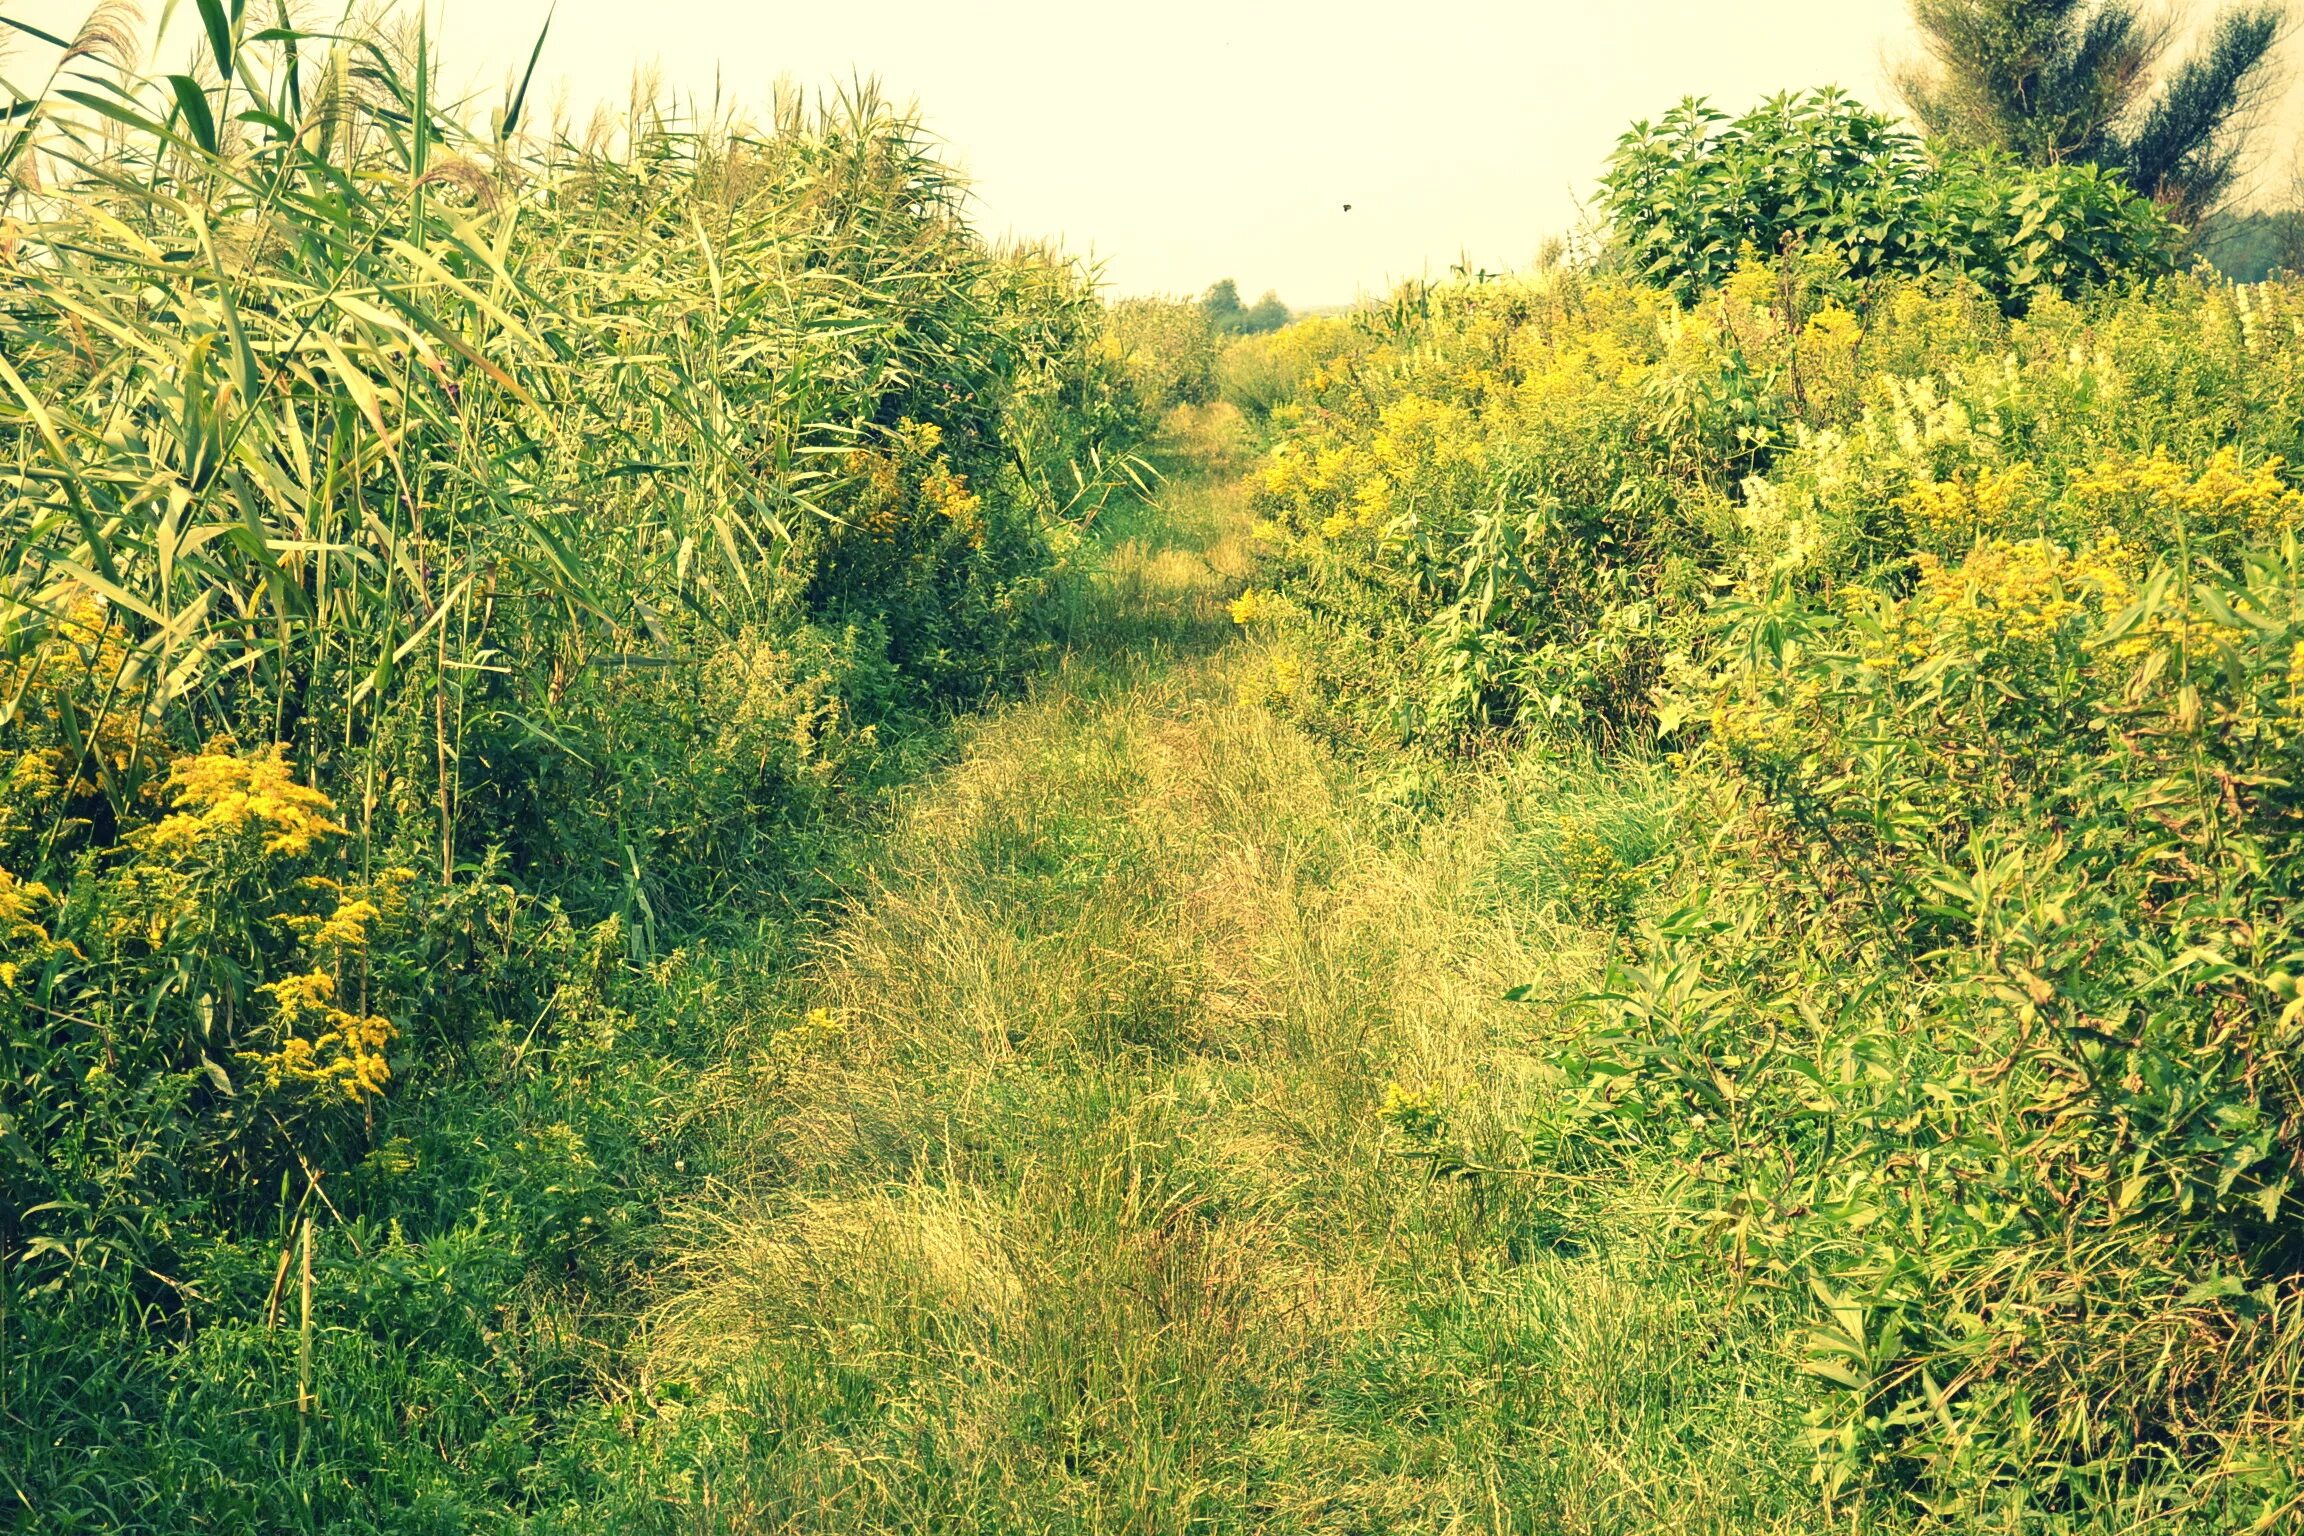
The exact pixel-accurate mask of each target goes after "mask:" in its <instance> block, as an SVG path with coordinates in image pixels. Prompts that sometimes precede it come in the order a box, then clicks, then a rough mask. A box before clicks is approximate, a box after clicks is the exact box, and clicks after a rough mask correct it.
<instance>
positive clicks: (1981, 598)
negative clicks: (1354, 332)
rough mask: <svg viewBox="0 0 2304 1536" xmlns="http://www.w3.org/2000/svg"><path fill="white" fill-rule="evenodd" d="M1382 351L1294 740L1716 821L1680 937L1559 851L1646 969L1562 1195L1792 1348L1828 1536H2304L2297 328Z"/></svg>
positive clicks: (1783, 291)
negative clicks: (1659, 1236) (1350, 718)
mask: <svg viewBox="0 0 2304 1536" xmlns="http://www.w3.org/2000/svg"><path fill="white" fill-rule="evenodd" d="M1731 249H1732V247H1731ZM1708 281H1709V280H1708ZM1361 324H1362V326H1363V327H1364V332H1365V334H1366V335H1367V337H1368V340H1369V345H1368V346H1367V347H1366V348H1364V349H1363V350H1362V351H1360V352H1358V353H1356V354H1354V355H1353V357H1352V363H1351V367H1350V368H1349V369H1348V370H1339V371H1337V372H1334V373H1327V374H1315V375H1312V376H1310V377H1308V378H1307V380H1306V383H1305V385H1304V387H1303V388H1302V389H1301V390H1300V392H1299V395H1298V398H1297V400H1296V402H1295V403H1293V404H1290V405H1284V406H1282V407H1280V408H1279V409H1278V410H1276V411H1275V413H1274V420H1275V422H1277V423H1278V424H1279V425H1280V428H1281V435H1280V440H1279V442H1278V443H1277V445H1276V446H1275V447H1274V448H1273V450H1272V451H1271V453H1270V455H1269V456H1268V458H1267V461H1266V464H1265V467H1264V469H1263V471H1262V473H1261V476H1260V479H1259V481H1258V483H1257V486H1256V490H1255V496H1256V500H1257V505H1258V507H1259V509H1260V511H1261V513H1262V515H1263V517H1264V519H1265V522H1264V525H1263V528H1264V534H1265V537H1266V541H1267V544H1268V547H1269V549H1270V551H1271V555H1272V568H1271V580H1272V583H1273V590H1271V591H1268V592H1267V591H1263V590H1260V591H1259V592H1257V593H1256V594H1254V596H1253V599H1252V601H1251V602H1250V603H1249V604H1248V607H1249V610H1250V611H1249V612H1248V613H1246V614H1245V615H1244V617H1245V619H1246V621H1247V622H1248V623H1249V624H1250V625H1251V626H1253V627H1257V628H1261V629H1264V630H1266V631H1267V632H1268V633H1269V634H1270V635H1272V636H1273V644H1274V645H1275V646H1283V645H1288V644H1290V643H1291V642H1292V644H1293V649H1292V650H1288V651H1285V652H1284V653H1283V654H1285V655H1287V656H1288V657H1290V658H1291V661H1292V665H1294V666H1295V667H1296V668H1297V669H1298V675H1297V676H1296V677H1295V678H1293V679H1292V681H1291V686H1290V687H1289V688H1288V689H1286V690H1273V691H1272V692H1271V693H1270V695H1269V698H1270V702H1272V703H1274V704H1275V705H1276V706H1279V707H1284V708H1290V709H1295V710H1297V711H1299V712H1301V713H1303V714H1304V715H1305V716H1306V717H1307V718H1310V719H1312V720H1314V721H1315V722H1316V723H1322V724H1325V723H1326V722H1327V721H1328V720H1329V719H1331V718H1333V717H1334V716H1335V715H1336V714H1337V713H1338V712H1340V711H1342V712H1352V713H1356V714H1358V715H1359V716H1360V717H1361V718H1362V719H1364V720H1368V721H1374V722H1384V723H1390V724H1394V725H1397V726H1404V727H1406V728H1408V729H1410V730H1414V731H1420V732H1424V733H1427V734H1437V735H1438V736H1440V737H1441V738H1442V739H1443V740H1445V739H1448V738H1450V737H1453V736H1457V735H1460V734H1461V733H1463V732H1465V731H1466V730H1467V729H1469V728H1471V727H1474V726H1481V725H1486V726H1491V727H1492V726H1499V725H1502V726H1511V727H1515V728H1518V729H1520V730H1522V731H1525V732H1530V733H1546V732H1552V733H1558V732H1561V731H1562V730H1563V728H1569V727H1572V728H1574V729H1575V730H1576V731H1578V732H1580V733H1584V734H1588V735H1592V736H1595V737H1597V739H1598V740H1599V741H1600V742H1602V743H1603V744H1608V745H1613V746H1616V747H1618V748H1619V749H1623V750H1626V751H1628V752H1630V753H1631V754H1632V755H1633V757H1632V760H1633V761H1634V762H1635V763H1638V762H1639V761H1640V760H1641V759H1642V758H1643V757H1644V755H1645V754H1646V753H1648V752H1650V751H1653V750H1656V749H1658V748H1668V749H1670V754H1669V756H1668V758H1667V761H1668V762H1669V763H1670V764H1672V765H1673V767H1674V768H1675V770H1676V772H1677V774H1678V776H1679V780H1680V783H1681V786H1682V790H1683V793H1682V796H1681V798H1680V800H1679V802H1678V806H1677V810H1676V812H1675V814H1676V816H1677V819H1678V826H1677V829H1676V837H1675V840H1676V842H1677V844H1678V848H1679V852H1680V864H1679V869H1678V873H1677V875H1676V877H1675V878H1674V879H1671V880H1669V881H1666V880H1661V879H1656V878H1652V877H1650V876H1640V877H1638V878H1635V872H1636V871H1638V870H1639V869H1640V868H1641V866H1640V865H1639V864H1638V863H1636V862H1635V859H1636V858H1638V857H1643V856H1644V853H1639V854H1635V855H1633V856H1628V855H1627V854H1626V853H1625V852H1624V851H1623V849H1622V848H1621V847H1619V846H1618V845H1617V844H1616V843H1615V842H1612V841H1610V840H1609V839H1608V838H1606V837H1604V836H1602V835H1601V834H1600V832H1598V831H1597V830H1596V829H1594V828H1592V827H1589V826H1586V825H1584V824H1583V823H1581V822H1580V821H1579V820H1578V819H1577V817H1576V815H1575V813H1574V808H1573V807H1568V808H1564V809H1562V810H1560V811H1559V812H1558V813H1557V814H1556V815H1554V816H1552V817H1551V818H1550V820H1549V821H1545V820H1544V818H1542V817H1533V819H1535V820H1537V821H1539V822H1540V823H1542V824H1543V825H1544V826H1545V828H1546V830H1545V832H1544V834H1543V836H1544V845H1543V849H1542V852H1541V854H1540V856H1539V855H1532V856H1531V857H1530V859H1529V863H1530V865H1531V867H1532V868H1533V869H1535V870H1537V871H1538V872H1539V873H1540V876H1541V878H1540V879H1538V880H1537V881H1535V882H1534V884H1533V886H1532V890H1533V893H1534V894H1532V895H1531V896H1530V898H1529V899H1541V900H1546V901H1553V902H1558V903H1560V904H1562V905H1563V906H1565V907H1566V908H1567V909H1569V910H1571V911H1573V912H1575V913H1576V914H1577V915H1578V916H1579V917H1581V918H1582V919H1583V920H1585V921H1587V922H1589V923H1591V924H1593V925H1595V926H1599V927H1603V928H1607V929H1610V930H1614V931H1615V932H1616V934H1617V935H1618V938H1617V939H1616V942H1618V943H1619V944H1620V945H1622V946H1623V948H1622V950H1621V953H1620V958H1619V959H1618V961H1617V963H1616V964H1615V966H1614V968H1613V970H1612V971H1611V973H1610V976H1609V980H1608V984H1607V985H1606V986H1605V987H1604V988H1603V989H1602V991H1603V992H1604V994H1605V995H1604V996H1601V997H1599V998H1597V999H1589V1000H1586V1001H1585V1002H1583V1003H1581V1004H1575V1005H1569V1006H1566V1007H1564V1008H1563V1009H1561V1010H1560V1011H1559V1012H1557V1013H1552V1014H1547V1015H1546V1018H1545V1023H1544V1024H1543V1026H1541V1027H1543V1028H1545V1029H1547V1030H1548V1031H1549V1034H1548V1039H1547V1042H1546V1044H1547V1048H1548V1049H1549V1051H1550V1053H1551V1061H1552V1066H1553V1068H1554V1069H1555V1072H1556V1076H1555V1077H1554V1078H1553V1079H1552V1081H1551V1083H1550V1086H1549V1087H1548V1088H1547V1089H1546V1090H1545V1091H1544V1092H1543V1093H1542V1094H1540V1095H1539V1096H1538V1098H1537V1100H1536V1103H1535V1106H1534V1108H1533V1109H1532V1110H1531V1111H1530V1114H1529V1118H1528V1120H1527V1122H1526V1123H1525V1124H1524V1125H1522V1126H1521V1127H1520V1132H1519V1134H1520V1136H1521V1140H1522V1144H1523V1146H1524V1147H1525V1148H1526V1150H1527V1151H1528V1153H1529V1155H1530V1156H1532V1157H1534V1158H1536V1159H1538V1160H1540V1161H1542V1162H1544V1163H1546V1164H1548V1165H1551V1166H1553V1167H1556V1168H1568V1169H1581V1170H1597V1169H1609V1170H1613V1171H1615V1172H1617V1173H1620V1174H1626V1175H1631V1176H1634V1177H1639V1178H1643V1179H1652V1180H1655V1181H1657V1182H1658V1183H1660V1184H1661V1185H1662V1186H1663V1187H1665V1188H1666V1189H1668V1190H1669V1191H1670V1192H1671V1194H1672V1205H1673V1208H1674V1210H1675V1211H1676V1212H1677V1215H1678V1219H1679V1223H1680V1230H1681V1232H1682V1233H1683V1235H1684V1237H1685V1239H1686V1240H1687V1242H1688V1243H1689V1244H1690V1246H1691V1250H1692V1252H1694V1253H1697V1254H1700V1255H1703V1256H1704V1261H1705V1262H1710V1263H1716V1264H1719V1265H1721V1266H1723V1267H1724V1268H1726V1269H1727V1270H1729V1271H1731V1272H1732V1273H1733V1274H1734V1275H1735V1276H1736V1277H1737V1279H1738V1283H1740V1284H1759V1285H1764V1286H1768V1287H1771V1288H1777V1289H1780V1290H1782V1291H1783V1292H1786V1293H1789V1294H1791V1295H1793V1296H1797V1297H1801V1298H1805V1299H1806V1300H1807V1302H1808V1317H1807V1320H1806V1322H1805V1324H1804V1325H1803V1326H1802V1328H1801V1330H1800V1333H1799V1335H1798V1337H1797V1339H1795V1340H1793V1341H1792V1342H1793V1343H1794V1344H1795V1346H1796V1348H1797V1349H1798V1350H1799V1352H1800V1354H1801V1357H1802V1358H1803V1359H1804V1360H1805V1362H1806V1363H1807V1367H1808V1371H1809V1377H1810V1380H1811V1382H1812V1385H1813V1391H1814V1398H1813V1401H1812V1404H1811V1412H1810V1419H1809V1423H1810V1427H1811V1431H1812V1439H1813V1444H1814V1449H1815V1451H1816V1453H1817V1462H1816V1465H1817V1469H1818V1475H1819V1477H1820V1479H1821V1480H1822V1483H1823V1486H1824V1487H1825V1489H1826V1490H1827V1492H1828V1494H1829V1495H1830V1496H1831V1497H1833V1498H1835V1499H1839V1498H1846V1497H1865V1498H1881V1499H1895V1500H1910V1501H1914V1502H1916V1504H1917V1505H1918V1506H1920V1507H1924V1508H1927V1509H1931V1510H1934V1511H1936V1513H1937V1515H1938V1516H1939V1517H1940V1518H1941V1520H1942V1522H1943V1523H1944V1525H1945V1526H1946V1528H1949V1529H1971V1528H1976V1527H1977V1526H1978V1525H1979V1524H1980V1523H1981V1521H1982V1518H1983V1514H1984V1512H1985V1511H1991V1512H1992V1515H1993V1518H1994V1519H2001V1518H2006V1519H2007V1520H2009V1521H2011V1522H2013V1524H2012V1525H2011V1527H2010V1528H2018V1527H2022V1528H2031V1526H2029V1525H2026V1524H2025V1522H2035V1523H2038V1524H2040V1525H2041V1527H2042V1528H2053V1523H2054V1522H2055V1521H2057V1520H2063V1521H2066V1522H2068V1523H2069V1524H2071V1525H2073V1526H2080V1525H2083V1524H2085V1522H2086V1520H2087V1519H2090V1518H2095V1517H2096V1516H2103V1517H2105V1518H2107V1519H2109V1518H2112V1515H2111V1513H2110V1512H2112V1511H2115V1510H2117V1511H2119V1512H2120V1514H2119V1518H2121V1519H2129V1520H2139V1521H2144V1522H2146V1523H2149V1522H2151V1521H2153V1520H2160V1519H2168V1518H2173V1517H2174V1516H2173V1514H2172V1512H2173V1511H2176V1510H2179V1509H2182V1510H2190V1511H2193V1512H2194V1513H2195V1514H2196V1515H2198V1517H2199V1518H2201V1519H2202V1520H2205V1521H2207V1522H2209V1523H2210V1524H2212V1525H2214V1526H2215V1527H2216V1528H2226V1527H2230V1528H2240V1527H2245V1526H2247V1525H2248V1524H2249V1522H2250V1521H2252V1520H2258V1519H2262V1520H2264V1521H2267V1522H2269V1523H2268V1524H2266V1525H2265V1526H2263V1528H2266V1529H2270V1528H2275V1527H2276V1526H2277V1525H2278V1523H2279V1521H2280V1519H2281V1518H2282V1517H2283V1511H2292V1510H2293V1508H2294V1507H2296V1505H2295V1501H2296V1500H2297V1499H2298V1498H2299V1497H2304V1445H2300V1444H2299V1443H2298V1442H2297V1441H2296V1439H2295V1436H2294V1425H2295V1424H2296V1423H2297V1422H2298V1418H2299V1409H2300V1408H2304V1405H2300V1404H2298V1403H2297V1402H2296V1401H2295V1400H2294V1396H2293V1372H2292V1370H2291V1369H2290V1367H2289V1365H2288V1363H2287V1362H2289V1361H2291V1360H2292V1359H2293V1358H2294V1351H2295V1350H2296V1349H2297V1347H2298V1344H2299V1337H2300V1336H2299V1334H2298V1332H2297V1328H2296V1322H2295V1319H2296V1318H2297V1317H2299V1316H2304V1312H2300V1310H2299V1308H2300V1306H2304V1289H2300V1284H2304V1282H2300V1279H2299V1277H2300V1275H2304V1265H2300V1263H2299V1257H2300V1256H2299V1253H2298V1251H2297V1249H2296V1245H2295V1240H2294V1236H2293V1234H2294V1232H2295V1230H2296V1228H2297V1222H2298V1218H2299V1216H2300V1215H2304V1210H2300V1208H2299V1206H2298V1204H2297V1202H2298V1199H2299V1194H2300V1192H2304V1098H2300V1097H2299V1093H2298V1089H2297V1085H2296V1083H2295V1080H2294V1074H2293V1072H2292V1071H2291V1070H2290V1067H2289V1066H2288V1062H2289V1060H2290V1058H2291V1057H2292V1056H2293V1054H2294V1051H2295V1049H2296V1046H2297V1040H2296V1038H2295V1037H2296V1030H2297V1027H2298V1019H2299V1017H2304V1005H2299V1004H2298V1003H2297V1001H2296V999H2297V997H2298V995H2299V986H2300V983H2299V982H2298V980H2297V978H2298V977H2299V976H2300V975H2304V934H2299V933H2298V932H2296V930H2295V927H2294V919H2293V916H2292V913H2293V910H2294V908H2295V906H2296V895H2297V891H2296V889H2295V882H2296V880H2297V878H2298V871H2299V869H2300V868H2304V864H2300V863H2299V860H2300V859H2304V822H2300V821H2299V807H2298V805H2297V804H2296V801H2295V790H2294V786H2293V784H2292V782H2291V781H2292V780H2293V778H2294V775H2293V773H2292V772H2291V771H2290V769H2289V764H2290V763H2291V762H2292V760H2293V756H2294V753H2295V751H2296V750H2297V746H2298V739H2297V733H2298V731H2299V730H2300V729H2304V725H2300V722H2304V707H2300V703H2299V698H2300V695H2299V692H2298V690H2299V681H2298V680H2299V678H2300V677H2304V672H2300V671H2299V665H2300V663H2299V657H2304V650H2300V649H2299V645H2300V643H2304V627H2300V624H2304V608H2300V606H2299V604H2300V601H2304V568H2300V567H2299V564H2298V560H2299V556H2298V553H2297V551H2298V549H2299V547H2300V540H2304V485H2300V483H2299V479H2298V476H2297V474H2296V472H2295V470H2294V469H2293V468H2292V466H2293V465H2295V464H2296V463H2297V462H2298V459H2299V456H2300V454H2304V392H2300V390H2304V386H2300V385H2299V382H2298V381H2299V379H2300V378H2304V288H2299V287H2298V286H2296V285H2293V284H2286V285H2281V284H2274V285H2267V286H2262V287H2254V288H2243V287H2235V286H2233V285H2230V284H2228V283H2225V282H2223V281H2221V280H2217V279H2214V278H2211V277H2208V276H2204V275H2197V274H2196V275H2193V276H2189V277H2171V278H2168V279H2166V280H2164V281H2162V282H2160V283H2157V284H2155V285H2153V286H2152V287H2151V288H2150V289H2149V290H2148V291H2146V290H2136V289H2129V290H2111V289H2105V290H2089V289H2081V290H2079V291H2078V292H2077V293H2076V295H2075V296H2074V297H2070V298H2067V297H2064V296H2061V295H2060V294H2057V293H2054V292H2047V293H2042V294H2040V295H2038V296H2036V297H2035V298H2034V299H2033V300H2032V302H2031V303H2030V305H2029V306H2028V308H2027V310H2026V312H2025V313H2024V314H2023V315H2022V316H2021V317H2020V318H2012V317H2010V316H2009V315H2008V314H2007V313H2006V312H2005V311H2004V309H2003V306H2002V305H2001V303H2000V302H1999V296H1998V294H1997V293H1995V292H1994V291H1992V290H1990V289H1989V288H1987V287H1980V286H1979V285H1977V284H1976V283H1974V282H1971V281H1970V280H1969V279H1968V278H1966V277H1964V276H1963V275H1961V274H1959V273H1956V272H1951V271H1946V270H1941V269H1939V270H1936V271H1933V272H1930V273H1929V274H1928V275H1926V276H1922V277H1900V276H1895V275H1893V274H1892V273H1890V272H1887V271H1885V270H1880V271H1875V272H1873V273H1871V274H1869V275H1860V276H1852V275H1851V274H1850V273H1849V272H1848V271H1847V270H1846V269H1845V264H1844V263H1843V262H1842V261H1841V260H1840V259H1839V258H1837V257H1830V258H1826V257H1820V256H1818V255H1817V253H1815V252H1813V251H1810V252H1807V253H1804V254H1802V255H1798V256H1795V257H1793V258H1790V259H1787V260H1783V261H1779V262H1775V263H1762V262H1756V261H1751V260H1745V261H1743V262H1741V263H1739V264H1735V265H1733V266H1732V267H1731V268H1730V269H1728V270H1726V271H1725V272H1724V273H1723V274H1722V275H1720V276H1719V277H1718V278H1717V280H1716V281H1713V282H1711V283H1710V291H1709V292H1708V294H1707V296H1706V297H1704V298H1703V300H1702V301H1701V302H1700V303H1697V304H1694V305H1692V306H1691V305H1683V304H1682V303H1680V302H1678V301H1676V300H1675V299H1674V298H1672V297H1671V296H1670V295H1668V294H1665V293H1663V292H1660V291H1658V290H1657V289H1654V288H1651V287H1649V286H1646V285H1645V284H1642V283H1638V282H1631V281H1626V280H1623V279H1621V278H1616V277H1610V276H1605V275H1598V274H1593V273H1587V272H1578V271H1573V270H1570V271H1554V272H1550V273H1545V274H1541V275H1539V276H1536V277H1533V278H1529V279H1507V280H1503V281H1498V282H1487V283H1465V284H1457V285H1453V286H1449V287H1444V288H1439V289H1432V290H1411V291H1409V292H1406V293H1404V294H1403V295H1402V296H1401V297H1400V298H1399V299H1397V300H1395V301H1394V303H1393V305H1391V306H1390V307H1389V309H1387V310H1384V311H1372V312H1368V313H1365V314H1363V316H1362V317H1361ZM1649 846H1651V845H1650V844H1647V843H1643V844H1642V850H1645V849H1646V848H1647V847H1649ZM1626 935H1629V937H1628V939H1627V938H1626V937H1624V936H1626Z"/></svg>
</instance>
